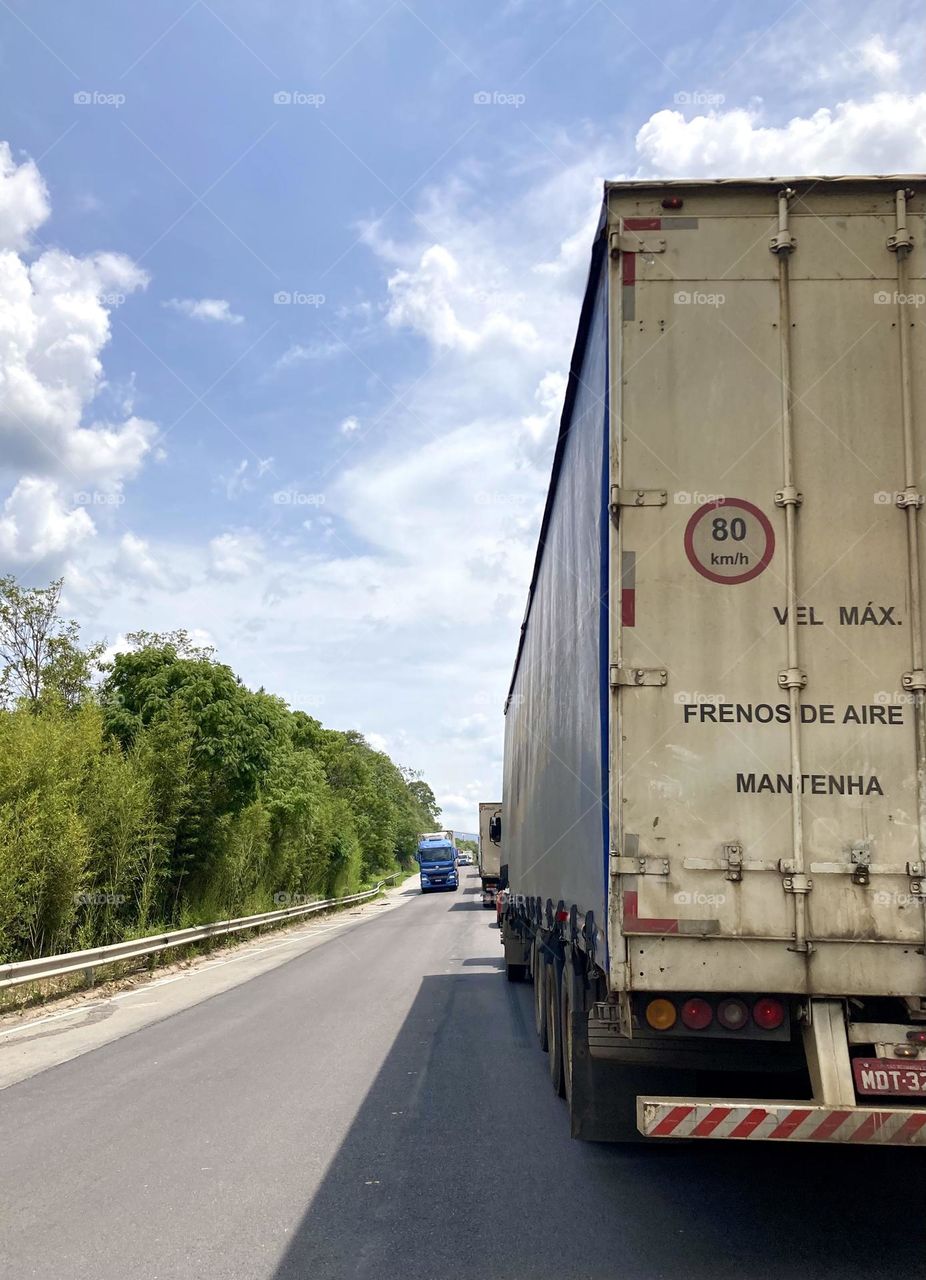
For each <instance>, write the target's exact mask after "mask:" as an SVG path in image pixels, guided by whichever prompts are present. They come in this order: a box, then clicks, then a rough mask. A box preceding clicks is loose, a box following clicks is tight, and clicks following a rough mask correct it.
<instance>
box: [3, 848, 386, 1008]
mask: <svg viewBox="0 0 926 1280" xmlns="http://www.w3.org/2000/svg"><path fill="white" fill-rule="evenodd" d="M404 874H405V872H403V871H397V872H396V873H395V874H394V875H391V876H386V878H385V880H380V881H379V883H378V884H377V885H376V887H375V888H373V889H367V890H365V891H364V892H363V893H352V894H349V895H348V896H347V897H345V898H326V899H324V901H321V902H309V903H305V904H301V905H300V906H298V907H283V908H282V909H281V910H279V911H265V912H264V913H263V914H262V915H258V916H239V917H237V918H236V919H234V920H216V921H214V922H213V923H212V924H201V925H195V926H194V927H193V928H191V929H172V930H170V931H169V932H168V933H156V934H152V935H151V936H150V937H148V938H132V939H131V940H130V941H128V942H113V943H110V945H109V946H106V947H92V948H91V949H90V950H88V951H69V952H66V953H65V954H63V955H60V956H40V957H39V958H38V959H37V960H16V961H14V962H13V963H11V964H2V965H0V990H3V989H4V988H5V987H17V986H19V985H20V984H21V983H23V982H37V981H39V979H41V978H60V977H63V976H64V975H65V974H68V973H81V972H86V971H87V970H88V969H95V968H97V966H98V965H102V964H113V963H114V962H115V961H117V960H135V959H136V958H137V957H139V956H150V955H154V954H155V953H156V952H158V951H166V950H168V949H169V948H170V947H182V946H184V945H185V944H186V943H188V942H202V941H205V939H206V938H218V937H221V935H222V934H225V933H237V932H238V931H239V930H241V929H255V928H257V927H258V926H259V925H262V924H275V923H277V922H278V921H281V920H289V919H293V920H295V919H298V917H299V916H307V915H312V914H314V913H315V912H317V911H325V910H326V909H327V908H329V907H342V906H349V905H350V904H351V903H352V902H366V901H367V900H368V899H369V898H375V897H376V895H377V894H378V893H379V892H380V890H381V889H382V888H383V886H384V885H386V884H388V882H389V881H390V880H396V879H397V878H398V877H399V876H401V875H404Z"/></svg>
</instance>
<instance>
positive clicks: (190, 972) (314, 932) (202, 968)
mask: <svg viewBox="0 0 926 1280" xmlns="http://www.w3.org/2000/svg"><path fill="white" fill-rule="evenodd" d="M352 919H353V917H352ZM352 919H351V920H338V921H334V922H332V923H331V924H326V925H321V926H316V927H315V928H311V929H306V930H305V931H304V932H303V933H299V934H295V935H293V936H292V937H290V938H284V939H283V940H282V942H272V943H270V945H269V946H266V947H259V948H256V949H253V950H250V951H244V952H242V953H241V954H240V955H236V956H230V957H229V958H228V959H227V960H214V961H213V962H212V963H211V964H206V965H197V966H196V967H195V968H191V969H187V970H185V971H184V972H183V973H178V974H175V975H173V976H172V977H169V978H157V979H156V980H155V981H154V982H148V983H146V984H145V985H144V986H143V987H132V989H131V990H130V991H121V992H120V993H119V994H118V995H115V996H109V997H108V998H107V999H106V1000H101V1001H98V1002H96V1003H95V1004H84V1005H80V1006H78V1007H77V1008H76V1009H65V1010H64V1011H63V1012H62V1013H50V1014H47V1015H46V1016H45V1017H44V1018H36V1019H35V1020H34V1021H32V1022H24V1023H23V1024H22V1025H21V1026H18V1027H9V1028H7V1030H5V1031H0V1038H2V1037H4V1036H15V1035H18V1034H19V1033H20V1032H22V1031H31V1030H32V1029H33V1028H35V1027H43V1026H45V1024H46V1023H49V1022H58V1021H60V1019H62V1018H74V1017H76V1016H77V1015H78V1014H79V1013H92V1012H93V1011H94V1010H96V1009H105V1008H106V1007H107V1006H108V1005H110V1004H114V1003H115V1002H116V1001H117V1000H127V999H129V998H130V997H131V996H140V995H143V994H144V992H146V991H152V990H154V988H155V987H166V986H169V984H170V983H172V982H180V981H182V979H184V978H195V977H196V975H197V974H199V973H208V972H209V970H210V969H221V968H222V967H223V966H224V965H227V964H237V963H238V961H240V960H249V959H251V958H252V957H253V956H259V955H263V954H264V953H265V952H267V951H277V950H278V949H279V948H280V947H288V946H292V944H293V943H294V942H302V941H304V940H305V939H306V938H313V937H318V936H319V935H320V934H325V933H333V932H334V931H335V930H337V929H343V928H344V927H345V926H346V925H348V924H350V923H351V922H352ZM130 1007H131V1006H130Z"/></svg>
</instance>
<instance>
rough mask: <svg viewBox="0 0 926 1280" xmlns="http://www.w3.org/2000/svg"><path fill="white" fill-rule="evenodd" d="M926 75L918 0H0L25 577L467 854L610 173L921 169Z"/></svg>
mask: <svg viewBox="0 0 926 1280" xmlns="http://www.w3.org/2000/svg"><path fill="white" fill-rule="evenodd" d="M923 52H924V35H923V27H922V22H921V15H919V14H918V11H917V6H915V5H914V4H905V3H891V2H886V3H881V4H879V5H878V6H870V5H862V4H858V3H852V2H850V3H842V4H835V3H832V4H831V3H828V2H827V3H823V2H815V3H814V4H812V5H808V4H805V3H803V0H797V2H796V3H790V4H788V3H776V4H771V5H758V4H740V5H735V6H734V5H724V4H717V3H706V4H702V5H700V6H697V7H692V6H691V5H687V4H681V3H672V2H668V3H665V4H663V5H661V6H660V7H659V8H658V9H654V10H648V9H646V7H641V6H640V5H638V4H635V5H629V4H626V3H624V4H619V3H616V2H612V0H609V3H604V2H603V0H592V2H591V3H583V2H582V0H577V2H576V3H571V2H569V0H538V2H537V3H527V2H526V0H509V2H508V3H507V4H505V3H495V4H488V3H481V2H479V0H476V2H475V3H467V4H466V5H462V4H461V5H450V4H446V3H436V2H435V0H415V2H414V3H411V2H409V3H406V0H395V2H394V3H388V2H387V0H376V2H375V3H374V2H372V0H370V2H367V0H345V2H343V3H340V4H333V5H332V4H321V3H312V2H311V0H309V2H306V0H300V2H299V3H295V2H292V3H290V2H289V0H274V2H273V3H270V2H269V0H208V3H207V2H206V0H192V3H191V2H190V0H162V2H161V3H157V4H151V5H147V6H141V5H137V6H136V5H133V6H128V5H126V4H124V3H116V2H115V0H106V2H104V0H85V2H84V3H81V4H80V5H75V4H73V3H69V2H66V0H31V2H30V3H25V2H23V0H0V96H2V106H3V114H2V119H3V121H4V133H3V135H2V137H3V139H4V141H5V147H4V151H3V153H2V155H0V296H2V299H3V302H4V304H5V305H4V306H3V308H2V311H0V379H2V381H0V431H2V433H3V441H4V449H3V453H2V458H0V557H2V561H3V566H4V569H5V570H7V571H13V572H16V573H18V574H20V575H21V576H22V577H23V578H24V579H25V580H27V581H42V580H47V579H48V578H50V577H51V576H53V575H56V574H58V573H63V574H64V575H65V579H66V592H67V603H68V607H69V609H70V611H71V612H72V613H73V614H74V615H75V616H77V617H78V618H79V619H80V621H81V623H82V624H83V626H84V628H85V633H86V634H87V635H88V637H93V638H98V637H99V638H103V637H105V638H106V639H107V640H108V642H109V643H110V644H111V645H114V646H115V645H118V643H119V640H120V637H121V636H124V634H125V633H126V632H128V631H131V630H134V629H138V628H146V629H150V630H165V629H168V628H172V627H177V626H184V627H186V628H187V629H189V630H191V631H194V632H196V633H197V634H202V635H203V636H204V637H208V638H209V639H210V640H211V641H212V642H213V643H214V644H215V645H216V646H217V649H218V654H219V656H220V658H222V659H223V660H225V661H227V662H229V663H230V664H231V665H232V666H233V667H234V668H235V669H236V670H237V671H238V672H239V673H240V674H241V675H242V677H243V678H244V679H245V680H246V682H247V683H248V684H251V685H254V686H256V685H259V684H263V685H264V686H265V687H266V688H268V689H270V690H272V691H274V692H277V693H280V694H282V695H283V696H284V697H286V698H287V699H288V700H289V701H290V702H292V703H293V704H294V705H296V706H302V707H304V708H305V709H306V710H309V711H311V712H312V713H313V714H316V715H318V716H319V717H320V718H321V719H322V720H323V721H324V722H325V723H328V724H332V725H334V726H337V727H355V728H359V729H361V730H362V731H363V732H365V733H366V734H367V735H368V736H369V737H370V740H371V741H372V742H374V743H375V744H376V745H378V746H381V747H383V748H384V749H386V750H388V751H389V752H390V754H392V755H393V756H394V757H395V758H396V759H397V760H399V761H400V762H402V763H404V764H408V765H411V766H413V767H416V768H420V769H422V770H424V772H425V774H426V776H427V777H428V778H429V780H430V781H431V782H432V784H433V785H434V787H435V789H436V791H437V792H438V795H439V797H440V798H441V799H442V801H443V803H444V806H445V818H446V820H447V821H448V822H449V823H451V824H453V825H456V826H459V827H463V828H466V829H472V827H473V826H474V824H475V804H476V802H477V801H478V800H480V799H491V798H495V796H496V794H497V793H498V792H499V791H500V785H501V783H500V755H501V736H502V715H501V706H502V701H503V697H504V692H505V689H506V687H507V681H508V676H509V673H510V668H511V663H512V660H513V656H514V649H515V643H516V638H517V630H518V625H519V623H520V620H521V616H522V613H523V605H524V598H525V592H526V587H527V581H528V577H529V569H530V563H531V560H532V557H533V550H534V544H535V541H536V536H537V529H538V525H539V517H540V510H541V506H542V500H543V494H544V491H545V486H546V480H547V474H548V470H549V465H550V459H551V454H552V443H553V438H554V433H555V423H556V419H557V416H558V413H559V409H560V403H561V398H562V391H563V386H564V374H565V370H566V367H567V364H568V358H569V351H570V346H571V341H572V335H573V331H574V328H575V323H576V319H577V315H578V304H579V299H580V295H581V288H582V283H583V279H584V272H585V268H586V262H587V256H588V249H589V244H590V235H591V230H592V227H593V226H594V222H595V219H596V217H597V207H598V202H599V199H600V185H601V181H602V180H603V179H604V178H617V177H620V176H646V175H650V174H664V175H667V176H676V177H678V176H692V175H698V174H709V175H716V176H732V175H738V174H747V175H757V174H772V173H776V174H797V173H819V172H830V173H838V172H912V171H918V170H922V169H924V168H926V95H924V94H923V93H922V91H921V87H920V86H921V84H922V68H923ZM281 295H282V296H283V297H289V299H290V300H289V301H280V300H279V298H280V296H281ZM3 313H5V317H6V318H5V319H4V318H3Z"/></svg>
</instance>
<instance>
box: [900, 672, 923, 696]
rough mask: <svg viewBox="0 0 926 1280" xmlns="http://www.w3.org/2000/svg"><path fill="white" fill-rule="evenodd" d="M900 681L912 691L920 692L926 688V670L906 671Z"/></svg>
mask: <svg viewBox="0 0 926 1280" xmlns="http://www.w3.org/2000/svg"><path fill="white" fill-rule="evenodd" d="M900 683H901V684H902V685H903V687H904V688H905V689H906V690H908V691H909V692H911V693H918V692H920V691H921V690H924V689H926V671H921V670H916V671H905V672H904V673H903V675H902V676H901V677H900Z"/></svg>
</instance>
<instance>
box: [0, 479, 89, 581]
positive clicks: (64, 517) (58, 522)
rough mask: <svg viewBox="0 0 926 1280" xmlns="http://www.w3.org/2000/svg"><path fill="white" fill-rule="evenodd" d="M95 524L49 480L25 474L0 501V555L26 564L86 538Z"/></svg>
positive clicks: (31, 563) (82, 509) (35, 561)
mask: <svg viewBox="0 0 926 1280" xmlns="http://www.w3.org/2000/svg"><path fill="white" fill-rule="evenodd" d="M95 531H96V530H95V527H94V524H93V521H92V520H91V518H90V516H89V515H88V513H87V512H86V511H85V510H84V508H83V507H76V508H74V509H73V510H68V503H67V501H66V499H65V498H64V497H63V496H62V494H61V492H60V491H59V489H58V486H57V484H56V483H55V482H54V481H53V480H47V479H38V478H36V477H34V476H25V477H23V479H22V480H20V481H19V483H18V484H17V485H16V487H15V488H14V490H13V492H12V493H11V494H10V496H9V497H8V498H7V499H6V501H5V502H4V504H3V514H2V515H0V556H2V557H3V558H4V559H5V560H7V561H9V562H11V563H13V564H16V565H22V566H26V567H32V566H33V565H34V564H35V563H37V562H40V561H42V560H45V559H47V558H48V557H51V556H56V555H59V554H60V553H61V552H63V551H65V550H73V549H74V547H75V546H76V545H78V544H80V543H81V542H83V541H84V540H85V539H86V538H89V537H92V536H93V534H94V533H95Z"/></svg>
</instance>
